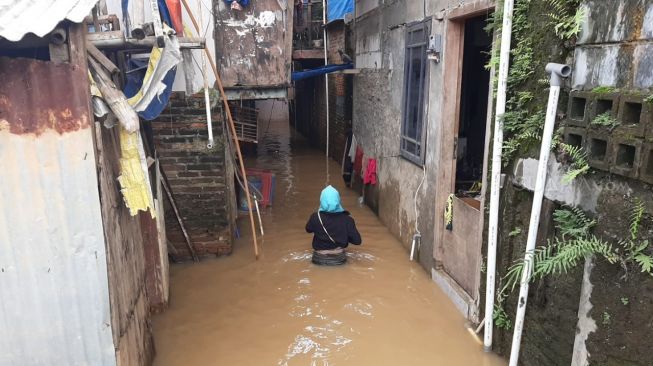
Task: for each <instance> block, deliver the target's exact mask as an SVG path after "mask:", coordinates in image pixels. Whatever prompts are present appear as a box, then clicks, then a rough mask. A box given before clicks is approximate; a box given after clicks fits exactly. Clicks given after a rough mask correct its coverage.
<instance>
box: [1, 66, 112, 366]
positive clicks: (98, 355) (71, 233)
mask: <svg viewBox="0 0 653 366" xmlns="http://www.w3.org/2000/svg"><path fill="white" fill-rule="evenodd" d="M0 80H2V83H0V161H2V173H1V176H0V350H2V351H1V352H0V365H2V366H19V365H20V366H32V365H34V366H36V365H100V366H114V365H115V364H116V357H115V348H114V343H113V338H112V326H111V317H110V308H109V288H108V278H107V260H106V251H105V240H104V232H103V225H102V217H101V211H100V199H99V194H98V180H97V172H96V163H95V149H94V145H93V133H92V131H93V130H92V128H91V121H90V116H89V107H88V105H89V101H88V98H89V97H88V94H84V91H87V89H88V82H87V76H86V74H85V72H84V70H83V69H81V68H79V67H76V66H74V65H71V64H66V63H63V64H54V63H52V62H45V61H38V60H28V59H8V58H0Z"/></svg>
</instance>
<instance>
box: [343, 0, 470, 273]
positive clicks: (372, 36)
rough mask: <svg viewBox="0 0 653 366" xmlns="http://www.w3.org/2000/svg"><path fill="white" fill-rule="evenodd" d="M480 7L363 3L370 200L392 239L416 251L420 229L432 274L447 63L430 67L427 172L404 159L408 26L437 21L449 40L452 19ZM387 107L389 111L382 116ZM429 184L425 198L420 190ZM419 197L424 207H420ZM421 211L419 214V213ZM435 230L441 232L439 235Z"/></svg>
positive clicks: (357, 96)
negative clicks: (448, 17)
mask: <svg viewBox="0 0 653 366" xmlns="http://www.w3.org/2000/svg"><path fill="white" fill-rule="evenodd" d="M474 2H478V1H462V2H461V1H444V0H440V1H433V0H431V1H401V0H399V1H385V2H382V1H369V0H368V1H363V0H361V1H359V2H357V6H359V5H358V4H359V3H360V4H363V5H364V6H362V5H361V6H360V9H361V10H360V11H359V8H358V7H357V12H358V15H359V17H358V19H357V20H356V23H355V29H354V33H355V38H356V41H355V44H356V51H355V52H356V67H357V68H361V69H363V71H362V72H361V74H359V75H356V76H355V78H354V113H353V114H354V117H353V125H354V127H353V129H354V134H355V135H356V136H357V138H358V139H359V141H360V143H361V145H362V147H363V149H364V151H365V155H366V156H368V157H372V158H376V159H378V161H379V162H378V176H379V185H378V187H377V188H375V189H373V190H372V192H369V193H367V194H366V198H368V201H370V202H369V203H370V204H371V206H372V207H373V208H375V209H376V210H378V214H379V217H380V218H381V219H382V220H383V222H384V223H385V224H386V225H387V226H388V227H389V228H390V230H391V232H392V233H393V234H395V235H396V236H398V237H399V238H400V239H401V242H402V243H403V244H404V246H405V247H406V248H407V249H409V248H410V244H411V242H412V237H413V234H415V233H416V231H415V222H416V221H417V222H418V229H419V230H420V232H421V235H422V241H421V249H420V254H419V262H420V264H421V265H422V266H423V267H424V269H425V270H427V271H428V272H430V271H431V269H432V268H433V267H438V264H437V260H438V259H437V258H436V259H435V260H434V255H433V247H434V244H435V243H436V241H437V240H438V238H437V237H436V233H437V232H438V231H437V226H436V223H437V222H438V219H439V217H441V213H442V212H443V211H442V210H443V209H444V206H443V205H441V204H440V206H442V207H436V197H437V195H438V194H446V195H448V194H449V193H450V192H446V193H443V192H438V191H437V189H436V182H437V181H438V171H439V169H438V168H439V167H438V164H439V163H438V159H439V156H440V155H439V154H440V149H441V146H440V135H441V125H442V116H441V111H442V103H443V97H444V93H445V90H444V87H443V77H442V76H443V75H442V72H443V70H444V69H445V68H446V67H447V65H446V64H443V63H440V64H438V63H434V62H432V61H427V62H428V64H427V79H426V86H425V92H426V93H427V94H426V98H425V100H426V103H425V106H424V108H425V117H424V118H425V122H424V123H425V133H426V135H427V136H426V146H425V149H426V157H425V164H424V168H425V171H424V170H422V168H421V167H419V166H417V165H415V164H413V163H411V162H409V161H408V160H406V159H403V158H401V157H399V155H400V145H399V136H400V133H401V121H402V102H403V83H404V58H405V50H404V46H405V34H406V25H407V24H410V23H413V22H417V21H421V20H424V19H426V18H430V19H431V27H432V29H431V34H440V35H442V37H443V39H444V38H445V35H446V26H445V25H446V22H444V21H442V20H438V19H442V17H443V15H444V14H446V13H447V11H449V10H451V9H454V8H458V7H460V6H463V5H465V4H468V3H474ZM380 106H383V107H382V108H380ZM424 177H425V179H424V183H423V185H422V187H421V188H420V190H419V192H417V196H415V194H416V191H417V189H418V186H419V184H420V182H421V181H422V180H423V178H424ZM415 197H416V199H415ZM415 205H417V209H416V208H415ZM434 227H435V229H434Z"/></svg>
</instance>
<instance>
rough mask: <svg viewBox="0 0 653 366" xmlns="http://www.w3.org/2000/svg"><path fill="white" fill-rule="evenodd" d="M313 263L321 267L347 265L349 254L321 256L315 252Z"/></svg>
mask: <svg viewBox="0 0 653 366" xmlns="http://www.w3.org/2000/svg"><path fill="white" fill-rule="evenodd" d="M311 262H313V263H314V264H317V265H319V266H340V265H343V264H345V263H347V254H346V253H345V252H342V253H338V254H321V253H318V252H315V251H314V252H313V259H312V260H311Z"/></svg>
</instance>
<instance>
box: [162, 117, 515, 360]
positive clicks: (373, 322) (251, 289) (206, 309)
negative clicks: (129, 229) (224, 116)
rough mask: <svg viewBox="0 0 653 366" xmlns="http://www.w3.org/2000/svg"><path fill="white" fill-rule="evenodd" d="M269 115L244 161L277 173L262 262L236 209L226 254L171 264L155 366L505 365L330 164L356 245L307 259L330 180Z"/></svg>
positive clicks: (318, 160) (314, 156) (319, 160)
mask: <svg viewBox="0 0 653 366" xmlns="http://www.w3.org/2000/svg"><path fill="white" fill-rule="evenodd" d="M277 108H278V106H277ZM276 119H277V120H276V121H275V120H272V121H271V123H270V127H269V128H264V132H266V134H265V138H264V139H263V141H262V142H261V145H260V146H259V151H258V156H257V157H256V158H253V159H252V160H251V161H249V162H248V164H249V166H258V167H261V168H266V169H271V170H273V171H274V172H275V173H276V175H277V187H276V188H277V189H276V197H275V201H274V207H271V208H268V210H267V211H266V212H265V213H264V215H263V221H264V228H265V236H264V237H263V238H262V240H261V258H260V260H259V261H255V260H254V254H253V249H252V244H251V240H250V238H251V235H250V231H249V230H248V222H247V220H246V217H243V218H241V219H240V220H239V228H240V230H241V232H242V238H241V239H239V240H237V242H236V243H235V247H234V253H233V254H232V255H231V256H229V257H224V258H218V259H215V260H205V261H203V262H202V263H200V264H195V265H192V264H188V265H174V266H171V298H170V307H169V309H168V310H167V311H166V312H165V313H163V314H161V315H159V316H157V317H156V318H155V320H154V337H155V342H156V351H157V358H156V360H155V365H157V366H164V365H165V366H167V365H319V366H326V365H488V366H494V365H505V362H504V361H503V360H500V359H499V358H497V357H494V356H491V355H487V354H484V353H483V351H482V349H481V346H479V345H478V344H477V343H476V342H475V341H474V340H473V339H472V337H471V336H470V335H469V333H468V332H467V331H466V330H465V328H464V323H465V321H464V319H463V317H462V316H461V315H460V314H459V313H458V312H457V311H456V309H455V308H454V307H453V305H452V304H451V302H450V301H449V300H448V299H447V297H446V296H445V295H444V294H443V293H442V292H440V291H439V290H438V289H437V287H436V285H435V284H434V283H433V282H432V281H431V280H430V279H429V277H428V275H427V274H426V272H425V271H424V270H423V269H422V268H421V267H419V266H418V265H417V264H415V263H411V262H409V261H408V254H407V252H406V250H405V249H403V248H402V246H401V244H400V243H399V242H398V241H397V240H396V239H394V238H393V237H392V236H391V234H390V233H389V232H388V230H387V229H386V228H385V227H384V226H383V225H382V224H381V222H380V221H379V220H378V219H377V217H376V216H375V215H374V213H373V212H371V211H370V210H369V209H367V208H365V207H359V205H358V202H357V199H358V197H356V195H355V194H354V193H353V192H352V191H351V190H348V189H346V188H344V187H343V185H342V183H341V182H342V180H341V179H340V177H339V172H340V168H339V166H338V165H337V164H336V163H331V164H332V165H331V166H330V167H329V171H330V172H331V174H332V177H331V180H330V183H331V184H333V185H334V186H336V187H337V188H338V189H339V190H340V192H341V194H342V197H343V205H344V206H345V208H346V209H348V210H349V211H351V213H352V215H353V216H354V218H355V219H356V223H357V225H358V228H359V230H360V232H361V234H362V236H363V245H362V246H360V247H354V248H351V249H350V250H349V253H348V259H349V261H348V263H347V264H346V265H345V266H343V267H339V268H325V267H317V266H315V265H313V264H311V262H310V258H311V249H310V240H311V237H310V236H309V235H308V234H306V233H305V232H304V225H305V223H306V220H307V218H308V216H309V215H310V213H311V212H312V211H313V210H315V209H316V208H317V206H318V197H319V192H320V190H321V189H322V188H323V187H324V183H325V181H326V180H327V179H328V178H327V176H326V173H325V172H326V170H327V169H326V160H325V159H324V157H323V156H322V155H321V153H319V152H318V151H316V150H312V149H310V148H308V147H307V146H306V144H305V142H304V141H303V140H302V139H301V138H300V137H297V136H293V134H292V133H291V131H290V129H289V127H288V124H287V122H286V121H284V118H276ZM264 123H267V121H264Z"/></svg>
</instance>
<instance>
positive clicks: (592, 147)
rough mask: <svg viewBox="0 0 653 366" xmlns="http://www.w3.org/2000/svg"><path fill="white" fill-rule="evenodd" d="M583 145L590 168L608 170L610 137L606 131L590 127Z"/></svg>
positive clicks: (610, 152) (610, 155) (610, 156)
mask: <svg viewBox="0 0 653 366" xmlns="http://www.w3.org/2000/svg"><path fill="white" fill-rule="evenodd" d="M584 146H585V151H586V152H587V161H588V163H589V165H590V166H591V167H592V168H595V169H600V170H605V171H610V161H611V159H612V138H611V137H610V134H609V133H608V132H606V131H599V130H592V129H590V130H589V131H587V138H586V139H585V145H584Z"/></svg>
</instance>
